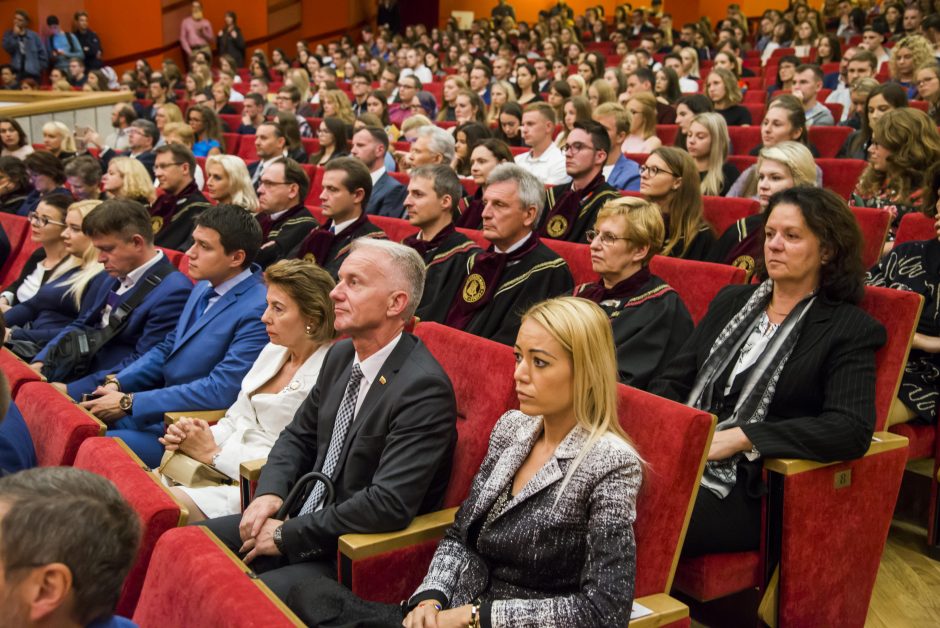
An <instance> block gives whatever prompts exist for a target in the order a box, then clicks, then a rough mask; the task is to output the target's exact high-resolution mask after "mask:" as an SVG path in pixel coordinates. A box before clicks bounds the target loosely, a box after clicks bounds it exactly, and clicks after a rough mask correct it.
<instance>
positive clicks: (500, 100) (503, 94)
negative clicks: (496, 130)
mask: <svg viewBox="0 0 940 628" xmlns="http://www.w3.org/2000/svg"><path fill="white" fill-rule="evenodd" d="M510 102H516V90H515V88H514V87H513V86H512V83H510V82H509V81H495V82H493V84H492V85H491V86H490V107H489V110H488V112H487V114H486V123H487V124H489V125H492V124H499V114H500V113H501V112H502V110H503V107H504V106H505V105H506V103H510Z"/></svg>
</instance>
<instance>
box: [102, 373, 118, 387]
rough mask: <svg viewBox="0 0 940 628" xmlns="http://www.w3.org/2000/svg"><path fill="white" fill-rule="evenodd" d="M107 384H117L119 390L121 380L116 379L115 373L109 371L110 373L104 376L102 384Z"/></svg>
mask: <svg viewBox="0 0 940 628" xmlns="http://www.w3.org/2000/svg"><path fill="white" fill-rule="evenodd" d="M108 384H114V385H115V386H117V389H118V392H120V391H121V382H119V381H118V378H117V375H115V374H114V373H111V374H110V375H105V376H104V383H103V384H102V386H107V385H108Z"/></svg>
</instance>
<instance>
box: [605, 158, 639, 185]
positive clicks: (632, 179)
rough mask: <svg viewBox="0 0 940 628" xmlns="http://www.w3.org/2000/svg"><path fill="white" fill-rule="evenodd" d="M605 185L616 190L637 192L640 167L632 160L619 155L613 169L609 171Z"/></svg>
mask: <svg viewBox="0 0 940 628" xmlns="http://www.w3.org/2000/svg"><path fill="white" fill-rule="evenodd" d="M607 183H608V185H611V186H613V187H615V188H617V189H618V190H628V191H630V192H639V191H640V166H639V165H638V164H637V163H636V162H635V161H633V160H632V159H627V158H626V157H624V156H623V155H620V158H619V159H618V160H617V163H615V164H614V169H613V170H611V171H610V176H609V177H607Z"/></svg>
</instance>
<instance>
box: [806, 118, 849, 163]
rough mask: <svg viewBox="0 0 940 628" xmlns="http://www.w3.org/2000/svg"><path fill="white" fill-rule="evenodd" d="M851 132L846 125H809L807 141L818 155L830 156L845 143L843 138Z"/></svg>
mask: <svg viewBox="0 0 940 628" xmlns="http://www.w3.org/2000/svg"><path fill="white" fill-rule="evenodd" d="M851 132H852V128H851V127H847V126H811V127H810V128H809V142H810V144H812V145H813V146H815V147H816V150H818V151H819V156H820V157H826V158H832V157H835V156H836V153H838V152H839V149H840V148H842V145H843V144H844V143H845V138H847V137H848V136H849V133H851Z"/></svg>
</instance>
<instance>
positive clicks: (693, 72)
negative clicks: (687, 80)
mask: <svg viewBox="0 0 940 628" xmlns="http://www.w3.org/2000/svg"><path fill="white" fill-rule="evenodd" d="M686 57H688V58H690V59H691V60H692V69H690V70H689V71H688V73H687V74H685V76H694V77H701V76H702V71H701V70H700V69H699V67H698V52H697V51H696V50H695V48H691V47H689V46H686V47H685V48H682V49H681V50H680V51H679V58H680V59H682V65H683V66H685V59H686Z"/></svg>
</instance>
